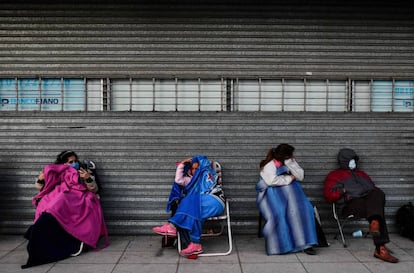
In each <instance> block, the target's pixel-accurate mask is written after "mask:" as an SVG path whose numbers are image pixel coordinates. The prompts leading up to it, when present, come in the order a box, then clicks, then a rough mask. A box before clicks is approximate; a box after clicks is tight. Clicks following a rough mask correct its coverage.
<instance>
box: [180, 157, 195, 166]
mask: <svg viewBox="0 0 414 273" xmlns="http://www.w3.org/2000/svg"><path fill="white" fill-rule="evenodd" d="M192 161H193V159H192V158H191V157H189V158H186V159H183V160H182V161H181V163H183V164H185V163H191V162H192Z"/></svg>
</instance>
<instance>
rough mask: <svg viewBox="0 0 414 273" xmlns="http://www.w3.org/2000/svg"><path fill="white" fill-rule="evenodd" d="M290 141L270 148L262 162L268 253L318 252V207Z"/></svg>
mask: <svg viewBox="0 0 414 273" xmlns="http://www.w3.org/2000/svg"><path fill="white" fill-rule="evenodd" d="M294 150H295V148H294V147H293V146H291V145H289V144H280V145H279V146H277V147H276V148H272V149H269V151H268V152H267V155H266V158H265V159H263V160H262V161H261V162H260V180H259V182H258V183H257V185H256V191H257V197H256V202H257V206H258V208H259V210H260V212H261V213H262V215H263V217H264V218H265V220H266V223H265V225H264V227H263V236H264V238H265V242H266V253H267V255H274V254H285V253H290V252H298V251H304V252H305V253H307V254H309V255H315V254H316V251H315V249H314V248H313V246H316V245H317V244H318V237H317V232H316V223H315V214H314V209H313V206H312V204H311V203H310V201H309V200H308V198H307V197H306V195H305V193H304V192H303V190H302V187H301V185H300V181H303V178H304V171H303V169H302V168H301V167H300V166H299V164H298V163H297V162H296V160H295V158H294V156H293V151H294Z"/></svg>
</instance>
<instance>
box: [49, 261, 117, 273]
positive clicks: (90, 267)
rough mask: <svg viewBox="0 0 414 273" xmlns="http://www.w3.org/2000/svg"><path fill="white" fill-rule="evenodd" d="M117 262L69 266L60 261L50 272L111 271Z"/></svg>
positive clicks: (103, 272)
mask: <svg viewBox="0 0 414 273" xmlns="http://www.w3.org/2000/svg"><path fill="white" fill-rule="evenodd" d="M114 267H115V264H102V263H101V264H77V265H76V266H75V265H72V266H69V265H67V264H62V263H60V264H59V263H58V264H56V265H55V266H53V267H52V269H51V270H50V271H48V273H74V272H76V273H111V272H112V271H113V269H114Z"/></svg>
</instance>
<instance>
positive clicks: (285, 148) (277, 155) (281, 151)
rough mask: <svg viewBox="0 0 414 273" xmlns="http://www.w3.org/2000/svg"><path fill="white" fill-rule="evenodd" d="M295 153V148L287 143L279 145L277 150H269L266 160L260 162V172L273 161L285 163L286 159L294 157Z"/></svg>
mask: <svg viewBox="0 0 414 273" xmlns="http://www.w3.org/2000/svg"><path fill="white" fill-rule="evenodd" d="M293 151H295V148H294V147H293V146H291V145H289V144H286V143H282V144H279V145H278V146H277V147H276V148H271V149H269V150H268V151H267V154H266V158H265V159H263V160H262V161H260V165H259V166H260V170H261V169H263V167H264V166H265V165H266V164H267V163H269V162H270V161H272V160H273V159H276V160H278V161H280V162H284V161H285V160H286V159H288V158H290V157H292V155H293Z"/></svg>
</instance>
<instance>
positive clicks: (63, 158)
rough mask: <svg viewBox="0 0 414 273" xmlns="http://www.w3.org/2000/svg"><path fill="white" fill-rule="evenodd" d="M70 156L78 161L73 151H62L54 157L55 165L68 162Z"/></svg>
mask: <svg viewBox="0 0 414 273" xmlns="http://www.w3.org/2000/svg"><path fill="white" fill-rule="evenodd" d="M71 156H75V157H76V160H77V159H78V155H77V154H76V153H75V152H73V151H63V152H61V153H60V154H58V156H57V157H56V161H55V164H64V163H66V162H67V161H68V158H69V157H71Z"/></svg>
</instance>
